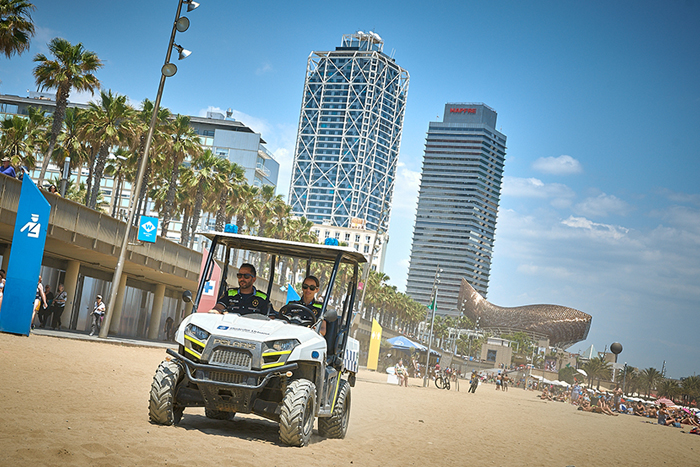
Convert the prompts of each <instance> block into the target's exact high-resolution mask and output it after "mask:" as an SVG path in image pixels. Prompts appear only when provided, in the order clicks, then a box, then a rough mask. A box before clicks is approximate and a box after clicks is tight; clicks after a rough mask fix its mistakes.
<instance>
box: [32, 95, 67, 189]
mask: <svg viewBox="0 0 700 467" xmlns="http://www.w3.org/2000/svg"><path fill="white" fill-rule="evenodd" d="M69 93H70V85H69V84H61V85H60V86H59V87H58V89H57V90H56V110H54V113H53V123H52V124H51V139H49V148H48V150H47V151H46V154H44V161H43V162H42V163H41V172H39V179H38V181H37V186H41V185H42V184H43V183H44V177H45V176H46V169H47V168H48V167H49V162H51V155H52V154H53V148H54V147H55V146H56V140H58V135H59V134H60V133H61V130H62V129H63V119H64V118H65V117H66V107H67V106H68V94H69Z"/></svg>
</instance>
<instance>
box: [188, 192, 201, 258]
mask: <svg viewBox="0 0 700 467" xmlns="http://www.w3.org/2000/svg"><path fill="white" fill-rule="evenodd" d="M203 202H204V189H203V188H202V184H201V183H200V184H199V185H198V186H197V194H196V195H195V200H194V212H193V213H192V230H191V233H190V238H189V245H188V247H189V248H192V246H194V233H195V232H196V231H197V227H199V218H200V215H201V213H202V203H203Z"/></svg>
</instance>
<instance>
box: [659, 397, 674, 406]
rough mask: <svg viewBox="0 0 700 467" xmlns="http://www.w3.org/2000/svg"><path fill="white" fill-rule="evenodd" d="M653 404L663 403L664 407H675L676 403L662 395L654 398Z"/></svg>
mask: <svg viewBox="0 0 700 467" xmlns="http://www.w3.org/2000/svg"><path fill="white" fill-rule="evenodd" d="M654 404H656V405H661V404H664V405H665V406H666V407H675V406H676V404H674V403H673V401H672V400H671V399H667V398H665V397H662V398H661V399H656V400H655V401H654Z"/></svg>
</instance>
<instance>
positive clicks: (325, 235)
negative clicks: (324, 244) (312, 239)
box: [323, 230, 331, 238]
mask: <svg viewBox="0 0 700 467" xmlns="http://www.w3.org/2000/svg"><path fill="white" fill-rule="evenodd" d="M330 236H331V233H330V232H329V231H328V230H326V231H325V232H324V233H323V238H328V237H330Z"/></svg>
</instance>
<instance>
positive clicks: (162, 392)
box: [148, 360, 185, 425]
mask: <svg viewBox="0 0 700 467" xmlns="http://www.w3.org/2000/svg"><path fill="white" fill-rule="evenodd" d="M182 376H183V368H182V366H181V364H180V363H179V362H177V361H173V360H163V361H162V362H161V363H160V365H158V369H157V370H156V374H155V376H153V383H151V397H150V400H149V403H148V418H149V419H150V420H151V423H157V424H159V425H177V424H178V423H179V422H180V419H181V418H182V412H184V410H185V408H184V407H182V406H178V405H177V403H176V400H175V388H176V387H177V383H178V382H179V381H180V380H181V379H182Z"/></svg>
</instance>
